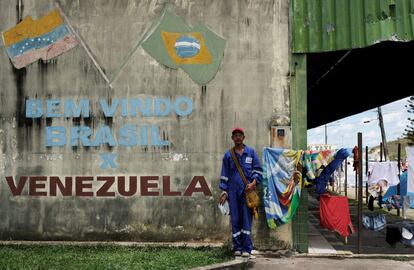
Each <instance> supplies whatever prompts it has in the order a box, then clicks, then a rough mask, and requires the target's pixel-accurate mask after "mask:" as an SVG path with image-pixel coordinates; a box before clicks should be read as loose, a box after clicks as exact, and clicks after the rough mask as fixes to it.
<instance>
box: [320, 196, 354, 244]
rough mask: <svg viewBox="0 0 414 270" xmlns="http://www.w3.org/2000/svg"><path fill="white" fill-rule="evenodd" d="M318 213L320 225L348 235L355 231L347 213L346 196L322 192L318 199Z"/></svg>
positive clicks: (344, 235) (345, 235) (342, 234)
mask: <svg viewBox="0 0 414 270" xmlns="http://www.w3.org/2000/svg"><path fill="white" fill-rule="evenodd" d="M319 206H320V207H319V215H320V222H321V226H322V227H324V228H327V229H329V230H332V231H336V232H338V233H339V234H340V235H341V236H343V237H348V236H349V235H350V234H351V233H353V232H354V231H355V229H354V226H353V225H352V222H351V217H350V215H349V205H348V198H347V197H345V196H334V195H331V194H328V193H326V194H322V195H321V197H320V200H319Z"/></svg>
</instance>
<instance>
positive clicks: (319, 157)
mask: <svg viewBox="0 0 414 270" xmlns="http://www.w3.org/2000/svg"><path fill="white" fill-rule="evenodd" d="M350 154H351V149H347V148H341V149H339V150H337V151H331V150H325V151H320V152H312V151H305V153H304V155H303V164H304V167H305V172H306V179H307V180H312V181H313V182H314V184H315V185H316V193H318V194H322V193H324V192H325V191H326V185H327V184H328V182H329V179H330V178H331V175H332V174H333V173H334V172H335V170H336V169H338V168H339V167H340V166H341V164H342V162H343V161H344V160H345V159H346V158H347V157H348V156H349V155H350Z"/></svg>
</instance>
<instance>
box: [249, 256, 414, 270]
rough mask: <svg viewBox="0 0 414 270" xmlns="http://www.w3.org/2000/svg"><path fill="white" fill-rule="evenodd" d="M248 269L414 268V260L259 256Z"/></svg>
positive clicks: (377, 269)
mask: <svg viewBox="0 0 414 270" xmlns="http://www.w3.org/2000/svg"><path fill="white" fill-rule="evenodd" d="M248 269H260V270H275V269H283V270H290V269H292V270H301V269H304V270H321V269H325V270H328V269H334V270H339V269H341V270H347V269H349V270H351V269H352V270H354V269H375V270H390V269H398V270H414V261H394V260H385V259H375V260H373V259H353V258H352V259H328V258H281V259H269V258H257V259H255V260H254V262H251V263H250V265H249V267H248Z"/></svg>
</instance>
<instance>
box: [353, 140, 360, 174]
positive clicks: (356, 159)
mask: <svg viewBox="0 0 414 270" xmlns="http://www.w3.org/2000/svg"><path fill="white" fill-rule="evenodd" d="M352 154H353V155H354V163H353V164H352V166H353V167H354V171H355V173H356V174H358V169H359V153H358V146H355V147H354V149H352Z"/></svg>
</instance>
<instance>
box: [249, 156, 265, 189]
mask: <svg viewBox="0 0 414 270" xmlns="http://www.w3.org/2000/svg"><path fill="white" fill-rule="evenodd" d="M262 176H263V170H262V166H260V161H259V158H258V157H257V154H256V152H255V151H253V170H252V177H251V179H252V181H253V179H256V184H257V185H260V184H261V183H262Z"/></svg>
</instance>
